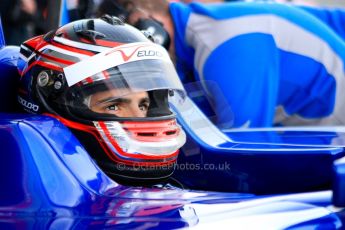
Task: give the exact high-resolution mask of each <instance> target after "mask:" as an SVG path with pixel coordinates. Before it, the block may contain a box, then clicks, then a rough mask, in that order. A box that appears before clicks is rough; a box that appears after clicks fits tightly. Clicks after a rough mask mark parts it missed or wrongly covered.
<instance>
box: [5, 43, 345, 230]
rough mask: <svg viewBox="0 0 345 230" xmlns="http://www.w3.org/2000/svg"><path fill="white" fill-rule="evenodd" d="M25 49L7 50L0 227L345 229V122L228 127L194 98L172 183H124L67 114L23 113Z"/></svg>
mask: <svg viewBox="0 0 345 230" xmlns="http://www.w3.org/2000/svg"><path fill="white" fill-rule="evenodd" d="M17 56H18V47H10V46H8V47H3V48H2V49H1V51H0V59H1V77H0V81H1V83H0V87H1V89H0V94H1V98H2V101H1V103H0V105H1V108H0V109H1V114H0V140H1V154H0V157H1V159H0V162H1V167H0V170H1V174H2V176H1V179H0V184H1V190H0V191H1V192H0V229H112V228H126V229H127V228H143V229H149V228H151V229H154V228H157V229H158V228H159V229H161V228H169V229H175V228H185V227H195V228H205V227H218V228H226V229H238V228H241V229H293V228H296V229H298V228H307V227H309V228H321V229H340V228H342V227H343V226H344V220H345V218H344V209H343V208H344V206H345V191H344V190H345V164H344V158H343V157H344V146H345V128H344V127H315V128H303V127H300V128H291V127H290V128H270V129H229V130H220V129H219V128H217V127H216V126H215V125H213V124H212V122H211V121H210V120H209V119H208V118H207V117H206V116H205V115H204V114H203V113H202V112H201V111H200V109H199V108H198V107H197V106H196V105H195V104H194V102H193V100H191V99H190V98H189V97H187V98H186V101H185V103H184V104H183V106H181V105H180V104H178V103H174V102H172V107H173V108H174V111H175V113H176V114H177V118H178V122H179V124H180V125H181V126H182V127H183V129H184V130H185V132H186V134H187V143H186V144H185V146H184V147H183V148H182V150H181V153H180V156H179V159H178V163H177V164H176V169H175V172H174V174H173V176H172V177H171V180H170V182H171V183H166V184H157V185H153V186H150V187H137V186H125V185H121V184H120V183H117V182H116V181H114V180H112V179H110V178H109V177H108V176H107V175H106V174H105V173H104V172H103V171H102V170H101V169H100V168H99V167H98V166H97V164H96V163H95V162H94V161H93V159H92V158H91V157H90V156H89V154H88V153H87V151H86V150H85V149H84V147H83V146H82V145H81V143H80V142H79V141H78V140H77V139H76V137H75V136H74V135H73V134H72V132H71V131H70V130H69V129H68V128H67V127H66V126H64V125H63V124H62V123H61V122H60V121H58V120H57V119H55V118H53V117H50V116H44V115H29V114H19V113H16V108H15V105H16V95H15V86H16V84H17V82H16V81H17V78H16V74H17V73H16V71H17V70H16V69H17V68H16V57H17ZM196 90H197V89H196ZM195 92H196V91H194V93H195ZM191 93H192V92H191ZM194 95H195V94H194Z"/></svg>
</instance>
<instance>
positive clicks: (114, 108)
mask: <svg viewBox="0 0 345 230" xmlns="http://www.w3.org/2000/svg"><path fill="white" fill-rule="evenodd" d="M106 110H112V111H117V110H119V107H118V106H117V105H115V104H113V105H110V106H107V108H106Z"/></svg>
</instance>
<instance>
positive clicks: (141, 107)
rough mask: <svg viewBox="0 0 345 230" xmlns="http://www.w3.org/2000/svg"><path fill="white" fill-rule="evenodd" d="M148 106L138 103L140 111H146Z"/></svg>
mask: <svg viewBox="0 0 345 230" xmlns="http://www.w3.org/2000/svg"><path fill="white" fill-rule="evenodd" d="M148 108H149V104H142V105H139V109H140V110H141V111H147V110H148Z"/></svg>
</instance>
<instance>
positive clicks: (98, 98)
mask: <svg viewBox="0 0 345 230" xmlns="http://www.w3.org/2000/svg"><path fill="white" fill-rule="evenodd" d="M149 105H150V99H149V96H148V93H147V92H145V91H143V92H137V93H131V94H128V95H125V96H121V97H119V91H118V90H116V89H113V90H109V91H103V92H98V93H95V94H93V95H92V96H91V98H90V109H91V110H92V111H93V112H97V113H108V114H114V115H116V116H118V117H146V114H147V109H148V107H149Z"/></svg>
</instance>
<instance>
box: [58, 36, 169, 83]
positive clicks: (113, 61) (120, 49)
mask: <svg viewBox="0 0 345 230" xmlns="http://www.w3.org/2000/svg"><path fill="white" fill-rule="evenodd" d="M147 59H159V60H162V61H164V62H168V63H171V59H170V57H169V54H168V53H167V51H166V50H165V49H164V48H163V47H162V46H160V45H157V44H154V43H151V42H136V43H130V44H124V45H120V46H117V47H114V48H112V49H111V50H107V51H104V52H102V53H99V54H96V55H94V56H92V57H89V58H86V59H84V60H82V61H80V62H78V63H75V64H73V65H70V66H67V67H65V68H64V69H63V70H64V73H65V77H66V80H67V83H68V86H72V85H74V84H76V83H78V82H80V81H82V80H85V79H86V78H88V77H90V76H93V75H95V74H97V73H100V72H102V71H104V70H106V69H109V68H111V67H115V66H119V65H122V64H125V63H129V62H134V61H140V60H147ZM171 64H172V63H171Z"/></svg>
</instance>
